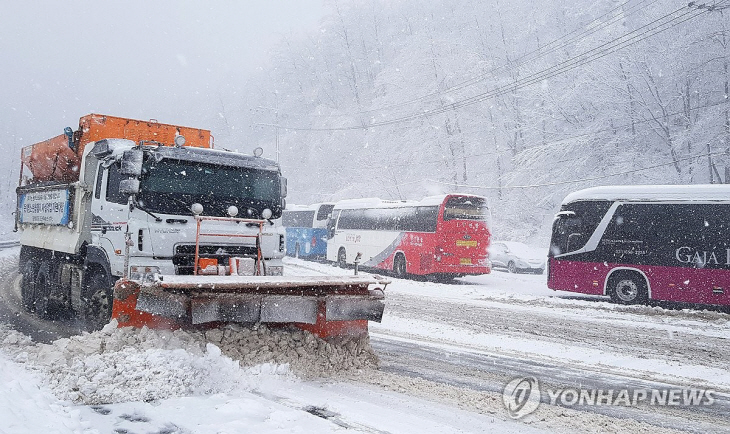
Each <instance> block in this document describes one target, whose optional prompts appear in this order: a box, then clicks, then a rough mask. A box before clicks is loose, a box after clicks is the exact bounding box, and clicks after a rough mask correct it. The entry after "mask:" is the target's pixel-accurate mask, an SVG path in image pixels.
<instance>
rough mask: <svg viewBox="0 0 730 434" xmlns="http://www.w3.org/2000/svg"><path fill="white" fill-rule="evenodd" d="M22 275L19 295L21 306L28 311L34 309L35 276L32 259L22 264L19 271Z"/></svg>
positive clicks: (34, 266)
mask: <svg viewBox="0 0 730 434" xmlns="http://www.w3.org/2000/svg"><path fill="white" fill-rule="evenodd" d="M20 274H21V275H22V276H23V277H22V280H21V281H20V297H21V303H22V304H23V308H24V309H25V310H26V311H28V312H34V311H35V278H36V264H35V262H34V261H32V260H30V259H29V260H27V261H25V263H24V264H23V269H22V270H21V273H20Z"/></svg>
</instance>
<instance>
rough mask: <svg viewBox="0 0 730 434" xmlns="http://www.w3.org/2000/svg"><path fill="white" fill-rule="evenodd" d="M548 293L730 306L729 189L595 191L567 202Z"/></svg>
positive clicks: (559, 219) (556, 232)
mask: <svg viewBox="0 0 730 434" xmlns="http://www.w3.org/2000/svg"><path fill="white" fill-rule="evenodd" d="M548 256H549V261H548V287H550V288H552V289H556V290H562V291H572V292H580V293H583V294H597V295H608V296H610V297H611V298H612V299H613V300H614V301H616V302H618V303H622V304H633V303H646V302H648V301H649V300H666V301H674V302H687V303H700V304H715V305H728V304H730V185H683V186H680V185H654V186H650V185H643V186H620V187H596V188H589V189H586V190H581V191H578V192H575V193H572V194H570V195H568V196H567V197H566V198H565V200H564V201H563V204H562V207H561V209H560V212H559V213H558V214H557V216H556V218H555V222H554V223H553V232H552V241H551V246H550V252H549V255H548Z"/></svg>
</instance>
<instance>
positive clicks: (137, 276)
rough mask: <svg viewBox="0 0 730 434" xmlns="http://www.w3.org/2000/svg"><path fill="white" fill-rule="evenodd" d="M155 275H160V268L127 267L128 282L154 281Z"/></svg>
mask: <svg viewBox="0 0 730 434" xmlns="http://www.w3.org/2000/svg"><path fill="white" fill-rule="evenodd" d="M155 274H160V267H149V266H142V265H132V266H130V267H129V280H138V281H140V282H148V281H151V280H153V279H154V276H155Z"/></svg>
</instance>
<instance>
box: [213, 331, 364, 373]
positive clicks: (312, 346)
mask: <svg viewBox="0 0 730 434" xmlns="http://www.w3.org/2000/svg"><path fill="white" fill-rule="evenodd" d="M205 337H206V339H207V340H208V341H209V342H212V343H213V344H215V345H217V346H219V347H220V349H221V351H222V352H223V354H225V355H226V356H228V357H230V358H232V359H234V360H238V361H240V362H241V364H243V365H245V366H251V365H258V364H261V363H266V362H275V363H277V364H288V365H289V366H291V368H292V370H293V371H294V372H295V373H297V374H298V375H300V376H302V377H319V376H327V375H334V374H337V373H340V372H342V371H348V370H351V369H368V368H374V367H377V365H378V357H377V356H376V355H375V353H374V352H373V350H372V348H371V347H370V340H369V338H368V337H367V336H365V337H361V338H357V339H349V340H345V341H343V342H338V343H334V342H327V341H325V340H322V339H319V338H318V337H317V336H315V335H313V334H311V333H309V332H305V331H303V330H300V329H290V330H272V329H269V328H267V327H265V326H261V327H258V328H257V329H251V328H247V327H243V326H240V325H237V324H236V325H231V326H229V327H227V328H225V329H222V330H221V329H213V330H208V331H206V332H205Z"/></svg>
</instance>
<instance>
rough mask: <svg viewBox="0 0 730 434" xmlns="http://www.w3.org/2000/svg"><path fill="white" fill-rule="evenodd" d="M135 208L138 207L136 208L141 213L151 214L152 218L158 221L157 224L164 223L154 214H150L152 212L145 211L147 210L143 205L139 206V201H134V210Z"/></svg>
mask: <svg viewBox="0 0 730 434" xmlns="http://www.w3.org/2000/svg"><path fill="white" fill-rule="evenodd" d="M135 207H136V208H138V209H139V210H140V211H144V212H146V213H147V214H149V215H151V216H152V217H154V219H155V221H156V222H161V221H162V219H161V218H159V217H157V216H156V215H154V214H152V212H150V211H148V210H146V209H145V208H144V207H143V206H142V205H140V204H139V202H137V201H134V203H132V209H134V208H135Z"/></svg>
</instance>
